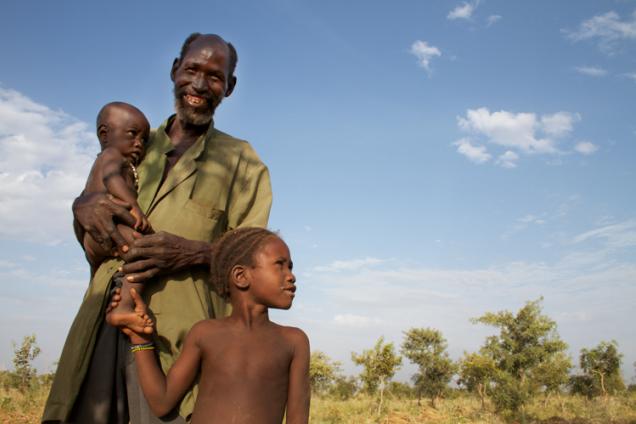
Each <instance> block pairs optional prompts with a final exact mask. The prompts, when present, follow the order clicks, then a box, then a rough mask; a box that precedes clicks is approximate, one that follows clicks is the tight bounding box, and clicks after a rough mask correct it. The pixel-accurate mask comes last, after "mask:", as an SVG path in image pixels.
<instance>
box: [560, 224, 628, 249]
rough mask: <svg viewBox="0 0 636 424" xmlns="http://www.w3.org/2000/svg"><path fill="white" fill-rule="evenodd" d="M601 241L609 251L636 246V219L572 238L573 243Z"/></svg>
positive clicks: (605, 226)
mask: <svg viewBox="0 0 636 424" xmlns="http://www.w3.org/2000/svg"><path fill="white" fill-rule="evenodd" d="M599 239H600V240H603V241H604V244H605V245H606V246H607V247H608V248H611V249H617V248H627V247H634V246H636V219H631V220H627V221H624V222H619V223H613V224H609V225H604V226H602V227H599V228H596V229H594V230H590V231H586V232H585V233H583V234H579V235H578V236H576V237H574V239H573V242H574V243H583V242H586V241H590V240H599Z"/></svg>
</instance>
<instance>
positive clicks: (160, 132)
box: [42, 33, 271, 424]
mask: <svg viewBox="0 0 636 424" xmlns="http://www.w3.org/2000/svg"><path fill="white" fill-rule="evenodd" d="M236 62H237V54H236V50H235V49H234V47H233V46H232V45H231V44H230V43H227V42H226V41H225V40H223V39H222V38H221V37H219V36H217V35H202V34H198V33H195V34H192V35H191V36H190V37H188V38H187V39H186V41H185V42H184V44H183V47H182V49H181V54H180V56H179V58H177V59H175V60H174V62H173V65H172V70H171V72H170V78H171V79H172V81H173V83H174V96H175V110H176V115H173V116H171V117H170V118H168V119H167V120H166V121H165V122H164V123H163V124H162V125H161V126H160V127H159V128H157V129H156V130H154V131H153V132H152V134H151V137H150V141H149V143H148V146H147V152H146V157H145V159H144V161H143V162H142V163H141V165H140V166H139V169H138V171H139V178H140V182H139V187H140V188H139V196H138V202H139V205H140V206H141V208H142V209H143V211H144V212H145V213H146V216H147V217H148V219H149V221H150V223H151V224H152V227H153V229H154V230H155V231H156V233H155V234H150V235H146V236H143V237H141V236H140V237H139V238H138V239H136V240H135V241H134V243H132V244H131V245H130V246H124V244H125V243H124V242H123V239H122V237H121V235H120V234H119V233H118V231H117V225H116V224H117V222H124V223H127V224H130V223H131V222H132V217H131V215H130V214H129V212H128V209H127V208H126V207H125V205H124V206H122V205H121V204H120V202H118V201H117V200H113V199H112V198H108V197H107V196H106V195H103V194H90V195H85V194H82V195H80V197H78V198H77V199H76V201H75V203H74V205H73V213H74V216H75V223H74V227H75V231H76V234H77V236H78V238H80V239H81V237H82V236H83V234H84V233H85V232H89V233H90V234H91V236H92V237H93V238H94V239H95V240H96V241H97V242H99V243H101V244H102V245H103V247H104V248H106V249H112V248H113V246H117V247H118V250H119V254H120V256H121V257H123V258H124V259H125V263H123V262H122V261H121V260H118V259H112V260H108V261H106V262H104V263H103V264H102V265H101V266H100V267H99V269H98V270H97V271H96V273H95V276H94V277H93V279H92V281H91V283H90V285H89V288H88V290H87V293H86V295H85V297H84V301H83V303H82V305H81V307H80V310H79V312H78V314H77V317H76V318H75V321H74V322H73V325H72V327H71V329H70V332H69V335H68V337H67V340H66V343H65V346H64V350H63V351H62V357H61V359H60V363H59V366H58V370H57V373H56V377H55V380H54V383H53V387H52V389H51V393H50V395H49V399H48V401H47V405H46V408H45V411H44V416H43V418H42V420H43V422H73V423H109V424H112V423H127V422H128V419H129V417H130V422H132V423H133V424H134V423H142V422H143V423H154V422H157V423H159V422H163V423H165V422H174V423H183V422H185V420H186V419H187V417H189V415H190V414H191V413H192V407H193V404H194V397H195V396H196V392H197V387H196V386H194V387H193V388H192V390H190V391H189V392H188V394H186V396H185V397H184V399H183V401H182V402H181V404H180V407H179V408H178V409H177V410H175V411H173V412H172V413H171V414H169V415H168V416H166V417H164V419H162V420H159V419H157V418H154V417H153V416H152V414H151V412H150V410H149V408H148V406H147V404H146V402H145V399H144V397H143V394H142V393H141V391H140V389H139V385H138V383H137V379H136V371H135V369H134V362H133V361H132V360H131V356H130V354H129V352H128V346H127V341H126V340H124V339H122V338H121V336H120V335H119V331H118V330H117V329H115V328H112V327H110V326H108V325H107V324H106V323H105V322H104V310H105V308H106V305H107V303H108V299H109V289H110V288H111V284H112V283H111V281H112V280H113V275H114V274H115V273H116V272H117V271H118V270H121V271H122V272H123V274H124V275H125V278H126V279H127V281H128V282H132V283H143V284H145V285H144V297H145V299H146V300H147V302H148V306H149V308H150V309H151V310H152V312H153V313H154V315H155V316H154V319H155V322H156V330H157V337H156V344H157V349H158V355H159V359H160V361H161V365H162V368H163V369H164V371H167V370H168V369H169V368H170V366H171V365H172V363H173V362H174V360H175V358H176V357H177V356H178V355H179V353H180V350H181V347H182V344H183V338H184V337H185V335H186V334H187V332H188V331H189V329H190V327H192V325H193V324H194V323H196V322H198V321H200V320H202V319H206V318H215V317H219V318H220V317H223V316H225V315H227V314H228V312H229V311H228V308H227V305H226V303H225V301H224V300H223V299H222V298H221V297H219V296H218V295H217V294H216V293H215V292H214V291H212V289H211V288H210V287H209V285H208V284H207V280H208V275H209V272H208V270H209V266H210V243H211V242H212V241H213V240H214V239H216V238H217V237H219V236H220V235H221V234H223V233H224V232H225V231H227V230H229V229H233V228H238V227H244V226H260V227H264V226H266V225H267V220H268V216H269V211H270V207H271V188H270V181H269V173H268V171H267V168H266V167H265V165H263V163H262V162H261V161H260V159H259V158H258V156H257V155H256V153H255V152H254V151H253V150H252V148H251V147H250V145H249V144H248V143H247V142H245V141H242V140H239V139H236V138H233V137H231V136H229V135H227V134H224V133H222V132H220V131H218V130H217V129H216V128H215V127H214V121H213V119H212V118H213V115H214V111H215V109H216V108H217V107H218V106H219V104H220V103H221V101H222V100H223V98H224V97H227V96H229V95H230V94H231V93H232V91H233V90H234V87H235V85H236V77H235V76H234V69H235V66H236Z"/></svg>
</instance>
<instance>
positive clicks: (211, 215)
mask: <svg viewBox="0 0 636 424" xmlns="http://www.w3.org/2000/svg"><path fill="white" fill-rule="evenodd" d="M183 208H184V209H185V210H188V211H190V212H193V213H195V214H197V215H200V216H202V217H205V218H208V219H212V220H215V221H219V220H220V218H221V217H223V215H225V211H224V210H222V209H217V208H213V207H211V206H207V205H202V204H200V203H197V202H195V201H194V200H192V199H188V200H186V202H185V204H184V205H183Z"/></svg>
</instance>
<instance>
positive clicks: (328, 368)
mask: <svg viewBox="0 0 636 424" xmlns="http://www.w3.org/2000/svg"><path fill="white" fill-rule="evenodd" d="M340 365H341V364H340V362H338V361H333V360H332V359H331V358H330V357H329V356H327V354H326V353H324V352H321V351H319V350H317V351H314V352H312V353H311V359H310V361H309V383H310V385H311V391H312V392H313V393H316V394H320V395H322V394H325V393H326V392H327V391H328V390H329V388H330V387H331V386H332V384H333V383H334V381H335V379H336V378H337V377H338V376H339V375H340Z"/></svg>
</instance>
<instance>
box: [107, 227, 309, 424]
mask: <svg viewBox="0 0 636 424" xmlns="http://www.w3.org/2000/svg"><path fill="white" fill-rule="evenodd" d="M211 276H212V278H211V279H212V283H213V285H214V286H215V288H216V291H217V292H218V293H219V295H221V296H224V297H226V298H227V297H228V296H229V298H230V302H231V303H232V314H231V315H230V316H229V317H227V318H224V319H208V320H204V321H200V322H198V323H197V324H195V325H194V326H193V327H192V329H191V330H190V332H189V333H188V335H187V336H186V338H185V341H184V344H183V347H182V349H181V354H180V356H179V357H178V359H177V360H176V362H175V363H174V365H173V366H172V368H170V370H169V371H168V375H167V376H166V375H164V373H163V371H162V369H161V367H160V365H159V363H158V360H157V357H156V355H155V352H154V344H153V343H152V338H151V336H150V335H148V334H145V333H144V332H137V331H134V330H132V329H131V328H129V327H122V331H123V332H124V333H125V334H127V335H128V336H129V337H130V342H131V343H132V344H131V351H132V352H134V356H135V361H136V363H137V371H138V375H139V384H140V386H141V388H142V390H143V392H144V395H145V397H146V400H147V401H148V404H149V406H150V408H151V410H152V411H153V413H154V414H155V415H157V416H159V417H161V416H163V415H165V414H167V413H168V412H170V411H171V410H172V409H173V408H174V407H175V406H176V405H178V403H179V402H180V400H181V398H182V397H183V395H184V394H185V393H186V391H187V390H188V388H189V387H190V386H191V385H192V384H193V382H194V381H195V379H196V377H197V374H198V373H199V372H200V380H199V394H198V397H197V399H196V403H195V406H194V412H193V414H192V423H193V424H197V423H198V424H201V423H223V424H225V423H237V424H238V423H243V424H249V423H252V424H269V423H271V424H280V423H281V422H282V420H283V416H285V417H286V422H287V424H297V423H307V422H308V420H309V398H310V391H309V340H308V339H307V336H306V335H305V333H304V332H303V331H302V330H300V329H298V328H293V327H285V326H281V325H278V324H275V323H273V322H271V321H270V320H269V315H268V309H269V308H276V309H289V308H290V307H291V304H292V301H293V299H294V293H295V292H296V286H295V282H296V278H295V277H294V274H293V273H292V260H291V256H290V254H289V248H288V247H287V245H286V244H285V242H283V240H281V239H280V238H279V237H278V236H277V235H276V234H274V233H272V232H271V231H268V230H265V229H262V228H240V229H237V230H232V231H229V232H227V233H226V234H225V235H223V237H221V238H220V239H219V240H218V241H216V242H215V244H214V245H213V250H212V272H211ZM130 291H131V296H132V297H133V299H134V302H135V306H136V307H135V310H136V312H137V313H138V317H139V319H140V320H144V321H145V322H146V325H152V321H151V320H150V319H149V318H148V315H147V313H148V311H147V308H146V305H145V304H144V302H143V301H142V299H141V297H140V296H139V295H138V294H137V292H136V291H135V289H131V290H130ZM118 299H119V296H118V295H115V296H114V297H113V300H114V303H113V304H114V305H117V301H118Z"/></svg>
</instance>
